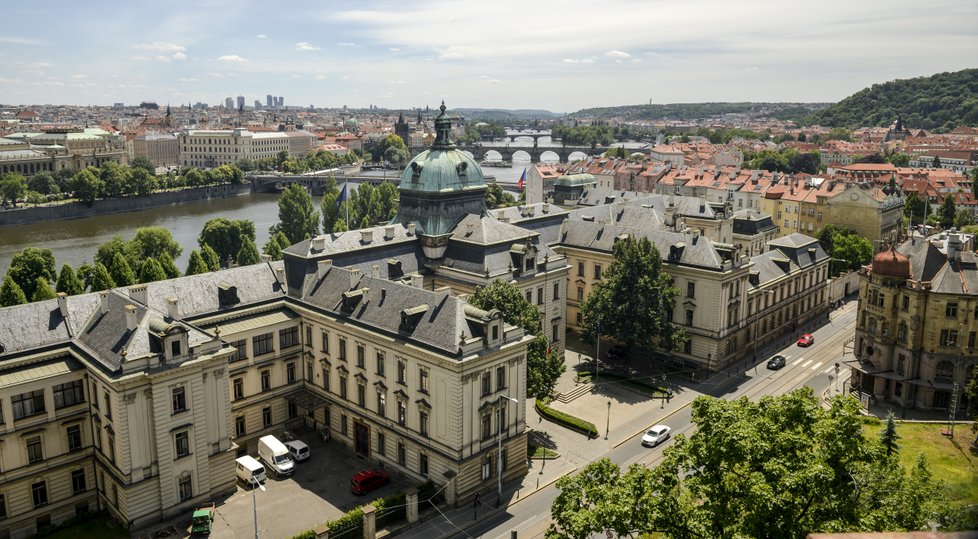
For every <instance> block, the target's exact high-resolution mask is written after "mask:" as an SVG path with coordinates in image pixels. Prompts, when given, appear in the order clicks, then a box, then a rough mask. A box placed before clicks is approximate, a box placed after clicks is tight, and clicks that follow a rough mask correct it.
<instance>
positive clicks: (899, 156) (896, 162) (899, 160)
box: [886, 153, 910, 168]
mask: <svg viewBox="0 0 978 539" xmlns="http://www.w3.org/2000/svg"><path fill="white" fill-rule="evenodd" d="M886 161H887V162H888V163H890V164H892V165H893V166H895V167H904V168H905V167H909V166H910V154H908V153H895V154H893V155H890V156H889V157H887V158H886Z"/></svg>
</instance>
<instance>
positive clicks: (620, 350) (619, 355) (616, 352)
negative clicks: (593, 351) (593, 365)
mask: <svg viewBox="0 0 978 539" xmlns="http://www.w3.org/2000/svg"><path fill="white" fill-rule="evenodd" d="M627 352H628V350H627V349H626V348H625V347H624V346H622V345H620V344H616V345H614V346H612V347H611V348H610V349H608V351H607V352H606V353H605V355H604V357H605V359H608V360H616V359H624V358H625V355H626V353H627Z"/></svg>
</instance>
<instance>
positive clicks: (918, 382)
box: [909, 378, 964, 391]
mask: <svg viewBox="0 0 978 539" xmlns="http://www.w3.org/2000/svg"><path fill="white" fill-rule="evenodd" d="M909 383H911V384H913V385H915V386H924V387H932V388H934V389H939V390H941V391H953V390H954V384H950V383H946V382H935V381H933V380H924V379H923V378H914V379H913V380H910V382H909ZM960 389H962V390H963V389H964V388H963V387H962V388H960Z"/></svg>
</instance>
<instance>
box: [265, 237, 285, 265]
mask: <svg viewBox="0 0 978 539" xmlns="http://www.w3.org/2000/svg"><path fill="white" fill-rule="evenodd" d="M261 252H262V254H264V255H265V256H268V257H269V258H271V259H272V260H282V245H281V244H280V243H279V242H278V238H277V237H275V236H272V237H270V238H268V241H267V242H265V246H264V247H262V248H261Z"/></svg>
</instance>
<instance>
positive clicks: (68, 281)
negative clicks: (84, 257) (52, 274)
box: [55, 264, 85, 296]
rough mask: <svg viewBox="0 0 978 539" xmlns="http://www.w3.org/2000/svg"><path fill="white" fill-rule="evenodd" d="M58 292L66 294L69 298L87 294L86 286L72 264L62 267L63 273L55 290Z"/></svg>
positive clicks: (59, 276)
mask: <svg viewBox="0 0 978 539" xmlns="http://www.w3.org/2000/svg"><path fill="white" fill-rule="evenodd" d="M55 291H57V292H64V293H65V294H68V295H69V296H74V295H77V294H81V293H83V292H85V284H84V283H83V282H82V281H81V279H79V278H78V275H76V274H75V270H74V269H72V267H71V264H64V265H62V266H61V273H60V274H59V275H58V284H57V286H56V288H55Z"/></svg>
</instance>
